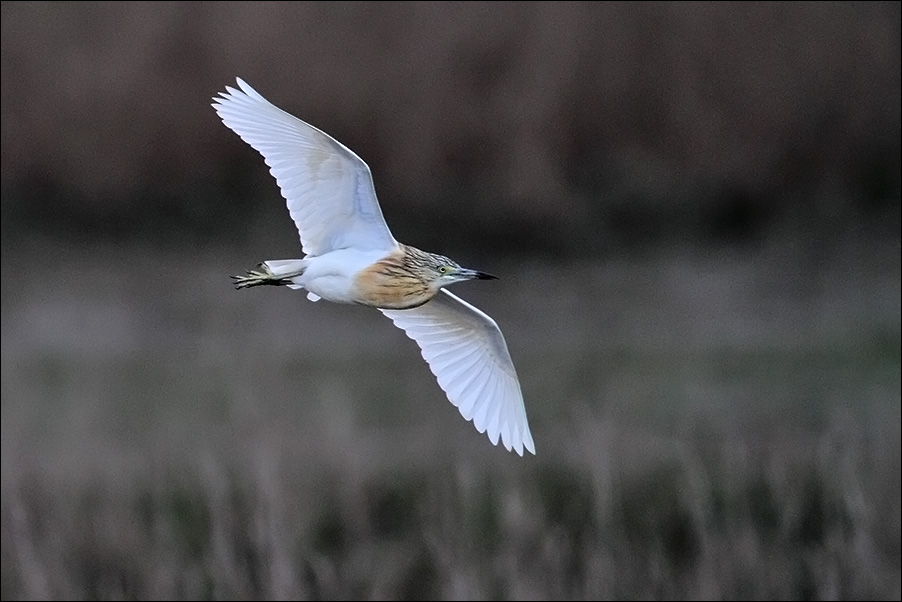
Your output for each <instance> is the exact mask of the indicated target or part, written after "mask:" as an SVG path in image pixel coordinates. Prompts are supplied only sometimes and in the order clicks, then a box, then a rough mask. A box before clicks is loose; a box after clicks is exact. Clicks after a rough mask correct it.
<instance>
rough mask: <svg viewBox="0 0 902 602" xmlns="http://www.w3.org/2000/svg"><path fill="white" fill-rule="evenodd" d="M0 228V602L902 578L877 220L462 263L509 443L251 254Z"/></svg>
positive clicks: (703, 591)
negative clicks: (524, 415)
mask: <svg viewBox="0 0 902 602" xmlns="http://www.w3.org/2000/svg"><path fill="white" fill-rule="evenodd" d="M5 242H9V241H8V240H7V241H5ZM17 242H18V243H20V244H17V245H9V244H5V245H4V251H3V254H2V268H3V287H2V292H0V298H2V327H3V343H2V360H0V363H2V385H0V386H2V452H3V453H2V485H3V487H2V510H0V517H2V531H0V537H2V543H3V547H2V569H0V593H2V597H3V599H43V598H45V597H47V598H51V599H63V598H74V599H171V598H174V599H261V598H266V599H270V598H271V599H285V598H308V599H347V598H367V599H386V598H393V599H428V598H441V599H486V598H493V599H536V598H541V599H571V598H575V599H608V598H629V599H665V598H710V599H713V598H719V599H748V598H767V599H826V598H829V599H838V598H844V599H893V598H895V599H898V598H899V596H900V568H899V567H900V559H902V552H900V533H902V528H900V507H902V502H900V476H899V475H900V470H902V465H900V329H899V321H900V318H899V305H900V301H899V299H900V297H899V292H900V275H899V274H900V271H899V261H900V260H899V256H900V255H899V248H898V241H896V242H895V245H896V246H895V247H893V246H892V245H883V246H880V247H878V248H877V251H876V252H875V251H874V248H873V247H872V245H871V243H870V241H864V242H860V244H858V243H857V244H852V245H850V246H846V247H843V248H841V249H837V250H835V252H833V253H831V254H829V256H827V257H826V259H824V258H822V259H823V261H820V262H819V263H816V264H812V263H811V258H810V257H808V256H805V255H797V254H794V253H793V252H789V251H787V250H786V249H785V248H783V247H774V248H767V247H762V248H759V249H746V250H745V251H742V252H737V251H735V250H732V251H731V250H728V249H727V250H725V249H720V250H718V249H701V250H698V249H696V250H689V251H687V250H684V251H672V252H669V253H664V252H661V253H659V254H653V255H649V256H646V257H633V258H623V259H618V260H614V259H612V260H610V261H607V262H605V263H603V264H589V263H572V264H567V265H555V264H548V265H543V264H542V263H541V262H531V263H530V264H529V265H524V264H517V263H511V262H510V260H508V263H504V262H503V261H502V263H501V265H486V266H480V267H483V268H485V269H491V271H497V272H500V273H501V275H502V277H503V279H502V280H500V281H498V282H497V283H492V285H491V286H481V287H480V286H463V287H460V288H459V289H458V292H459V293H460V294H461V295H463V296H465V297H466V298H467V299H469V300H471V301H473V302H474V303H475V304H476V305H478V306H480V307H481V308H483V309H484V310H485V311H487V312H488V313H489V314H491V315H492V316H493V317H495V318H496V320H497V321H498V322H499V324H500V325H501V327H502V328H503V329H504V332H505V335H506V337H507V339H508V342H509V344H510V346H511V353H512V355H513V357H514V360H515V362H516V364H517V366H518V370H519V372H520V375H521V380H522V382H523V390H524V393H525V395H526V402H527V406H528V412H529V416H530V420H531V425H532V429H533V434H534V436H535V439H536V445H537V451H538V455H537V456H536V457H535V458H532V457H530V458H526V459H523V458H518V457H516V456H514V455H512V454H509V453H507V452H505V451H504V450H499V449H497V448H494V447H493V446H491V445H490V444H489V442H488V440H487V438H486V437H485V436H483V435H480V434H479V433H477V432H476V431H475V429H473V427H472V425H471V424H469V423H466V422H464V421H463V419H461V418H460V416H459V414H458V413H457V411H456V409H455V408H453V407H452V406H451V405H450V404H449V403H448V402H447V401H446V400H445V398H444V395H443V394H442V393H441V391H440V390H439V388H438V386H437V385H436V384H435V382H434V380H433V379H432V376H431V374H430V373H429V371H428V369H427V367H426V366H425V364H424V363H423V362H422V360H421V359H420V357H419V355H418V353H417V350H416V347H415V346H414V345H413V343H412V342H411V341H409V340H408V339H406V337H404V335H403V333H401V332H400V331H397V330H396V329H394V328H393V327H392V326H391V324H390V323H389V322H388V321H386V320H384V319H382V318H381V317H380V316H379V315H378V314H377V313H375V312H373V311H371V310H366V309H365V308H353V307H339V306H334V305H329V304H325V303H319V304H316V305H313V304H310V303H307V302H306V301H305V300H304V299H303V297H302V296H301V295H298V294H296V293H291V292H289V291H269V290H267V291H263V292H260V291H250V292H241V293H238V292H233V291H232V290H231V289H230V288H229V285H228V280H227V278H226V276H227V275H228V274H230V273H234V272H236V271H239V270H241V269H243V268H244V267H247V265H253V263H254V262H256V261H258V260H260V259H263V258H264V257H257V256H256V255H255V254H253V256H251V255H248V254H246V253H244V252H243V251H242V250H240V249H239V250H235V249H232V250H226V249H207V250H205V251H199V252H198V251H195V252H190V251H188V250H187V249H186V250H185V251H183V252H182V253H178V254H176V253H173V252H171V251H169V252H164V251H161V250H160V249H149V248H146V247H142V246H137V245H132V246H129V245H120V246H117V245H108V246H103V245H98V246H95V247H92V248H84V249H80V248H77V247H74V246H72V245H68V244H65V243H60V242H57V241H51V240H44V241H33V240H32V241H26V240H22V241H17ZM255 253H257V251H255ZM273 256H275V254H274V255H273ZM268 257H269V255H267V258H268ZM36 258H37V260H39V261H38V263H41V264H42V265H46V266H52V270H50V271H49V272H48V271H47V270H43V269H35V265H36ZM812 265H813V267H812ZM48 274H49V276H48Z"/></svg>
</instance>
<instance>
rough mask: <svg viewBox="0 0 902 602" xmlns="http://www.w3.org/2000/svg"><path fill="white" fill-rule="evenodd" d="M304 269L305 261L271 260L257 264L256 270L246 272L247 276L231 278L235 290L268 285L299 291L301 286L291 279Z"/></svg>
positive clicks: (301, 273) (305, 266)
mask: <svg viewBox="0 0 902 602" xmlns="http://www.w3.org/2000/svg"><path fill="white" fill-rule="evenodd" d="M306 269H307V261H306V260H305V259H271V260H269V261H264V262H263V263H261V264H259V265H258V266H257V269H256V270H248V271H247V276H232V278H233V279H234V280H235V288H250V287H252V286H263V285H270V286H287V287H288V288H292V289H299V288H303V286H301V285H300V284H297V283H296V282H294V280H293V279H294V278H297V277H298V276H301V275H303V273H304V270H306Z"/></svg>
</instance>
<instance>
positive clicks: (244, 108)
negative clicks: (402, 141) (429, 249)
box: [213, 78, 397, 256]
mask: <svg viewBox="0 0 902 602" xmlns="http://www.w3.org/2000/svg"><path fill="white" fill-rule="evenodd" d="M238 86H239V87H240V88H241V90H236V89H235V88H232V87H229V86H226V91H225V92H224V93H221V94H220V97H214V99H213V100H214V101H215V102H214V103H213V107H214V108H215V109H216V112H217V113H218V114H219V117H220V118H221V119H222V121H223V123H225V124H226V125H227V126H228V127H229V128H231V129H232V130H234V131H235V133H237V134H238V135H239V136H240V137H241V139H242V140H244V141H245V142H247V143H248V144H250V145H251V146H252V147H253V148H255V149H256V150H257V151H258V152H259V153H260V154H261V155H263V158H264V160H265V161H266V164H267V165H269V167H270V173H272V175H273V176H274V177H275V178H276V181H277V182H278V184H279V188H281V190H282V195H283V196H284V197H285V199H286V200H287V202H288V210H289V212H290V213H291V218H292V219H293V220H294V223H295V225H296V226H297V229H298V233H299V234H300V236H301V244H302V246H303V250H304V253H306V254H307V255H312V256H316V255H322V254H323V253H327V252H329V251H333V250H336V249H343V248H348V247H353V248H358V249H361V250H370V249H373V250H379V249H385V250H386V251H390V250H392V249H394V248H395V247H396V245H397V243H396V242H395V239H394V237H392V235H391V232H390V231H389V229H388V226H387V225H386V223H385V219H384V218H383V217H382V210H381V209H380V208H379V202H378V201H377V200H376V190H375V188H374V187H373V177H372V174H371V173H370V168H369V167H368V166H367V164H366V163H364V162H363V160H362V159H361V158H360V157H358V156H357V155H356V154H354V153H353V152H352V151H351V150H350V149H348V148H347V147H346V146H344V145H343V144H341V143H340V142H338V141H337V140H335V139H334V138H332V137H331V136H329V135H328V134H326V133H325V132H322V131H320V130H318V129H317V128H315V127H313V126H312V125H309V124H307V123H304V122H303V121H301V120H300V119H298V118H296V117H294V116H292V115H289V114H288V113H286V112H285V111H283V110H282V109H280V108H278V107H276V106H275V105H273V104H272V103H270V102H269V101H268V100H266V99H265V98H263V97H262V96H261V95H260V94H259V93H257V91H256V90H254V89H253V88H251V87H250V86H249V85H248V84H247V83H245V82H244V81H243V80H241V79H240V78H239V79H238Z"/></svg>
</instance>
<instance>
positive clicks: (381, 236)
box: [213, 79, 536, 456]
mask: <svg viewBox="0 0 902 602" xmlns="http://www.w3.org/2000/svg"><path fill="white" fill-rule="evenodd" d="M238 87H239V88H240V90H237V89H235V88H232V87H230V86H226V91H225V92H223V93H220V95H219V97H214V99H213V100H214V103H213V107H214V108H215V109H216V112H217V114H219V117H220V118H221V119H222V121H223V123H224V124H225V125H226V126H228V127H229V128H231V129H232V130H233V131H234V132H235V133H236V134H238V135H239V136H240V137H241V139H242V140H244V141H245V142H247V143H248V144H249V145H251V146H252V147H253V148H254V149H256V150H257V151H258V152H259V153H260V154H261V155H263V159H264V161H265V162H266V164H267V165H268V166H269V167H270V173H272V175H273V176H274V177H275V178H276V182H277V183H278V185H279V188H280V189H281V191H282V195H283V196H284V197H285V199H286V200H287V203H288V210H289V212H290V214H291V218H292V219H293V220H294V223H295V225H296V226H297V229H298V233H299V234H300V238H301V245H302V250H303V252H304V255H305V256H304V258H303V259H279V260H270V261H264V262H263V263H261V264H259V266H258V269H256V270H250V271H248V272H247V275H246V276H235V277H234V278H235V285H236V288H245V287H252V286H260V285H276V286H287V287H288V288H291V289H296V290H298V289H303V290H306V291H307V298H308V299H309V300H310V301H319V300H320V299H326V300H328V301H332V302H335V303H356V304H360V305H368V306H370V307H375V308H376V309H378V310H379V311H381V312H382V313H383V314H385V315H386V316H388V317H389V318H391V320H392V321H393V322H394V323H395V325H396V326H398V327H400V328H401V329H403V330H404V331H405V332H406V333H407V336H409V337H410V338H411V339H413V340H414V341H416V343H417V344H418V345H419V347H420V349H421V351H422V355H423V358H424V359H425V360H426V362H427V363H428V364H429V366H430V368H431V370H432V372H433V374H435V376H436V378H437V379H438V383H439V385H440V386H441V388H442V389H443V390H444V391H445V393H446V394H447V395H448V399H449V400H450V401H451V403H453V404H454V405H455V406H457V408H458V409H459V410H460V413H461V414H462V415H463V417H464V418H466V419H467V420H472V421H473V424H474V425H475V426H476V429H477V430H478V431H479V432H480V433H487V434H488V437H489V440H490V441H491V442H492V443H493V444H495V445H497V444H498V441H499V439H500V440H501V442H502V443H503V444H504V447H505V448H507V449H508V450H511V449H513V450H516V452H517V453H518V454H520V455H521V456H522V455H523V450H524V449H526V450H528V451H530V452H532V453H533V454H535V453H536V452H535V444H534V443H533V440H532V435H531V434H530V432H529V425H528V423H527V421H526V409H525V407H524V405H523V395H522V393H521V392H520V383H519V381H518V380H517V373H516V371H515V370H514V365H513V362H512V361H511V357H510V353H509V352H508V349H507V344H506V343H505V341H504V336H503V335H502V334H501V330H499V329H498V325H497V324H496V323H495V321H494V320H492V318H490V317H489V316H487V315H486V314H484V313H483V312H481V311H479V310H478V309H476V308H475V307H473V306H472V305H470V304H469V303H467V302H466V301H464V300H462V299H460V298H459V297H457V296H455V295H453V294H452V293H450V292H449V291H448V290H447V289H446V288H445V287H447V286H448V285H450V284H454V283H455V282H461V281H463V280H472V279H492V278H495V277H494V276H491V275H489V274H486V273H484V272H478V271H476V270H470V269H466V268H462V267H461V266H460V265H458V264H457V263H455V262H454V261H452V260H450V259H448V258H447V257H444V256H442V255H436V254H434V253H427V252H425V251H421V250H419V249H416V248H414V247H411V246H409V245H405V244H402V243H399V242H398V241H396V240H395V239H394V237H393V236H392V234H391V232H390V231H389V229H388V226H387V225H386V223H385V219H384V218H383V217H382V211H381V209H380V208H379V202H378V201H377V200H376V190H375V188H374V186H373V177H372V174H371V173H370V168H369V167H368V166H367V164H366V163H365V162H364V161H363V160H362V159H361V158H360V157H358V156H357V155H356V154H354V153H353V152H352V151H351V150H350V149H348V148H347V147H345V146H344V145H343V144H341V143H340V142H338V141H337V140H335V139H334V138H332V137H331V136H329V135H328V134H326V133H324V132H322V131H320V130H318V129H317V128H315V127H313V126H311V125H309V124H307V123H305V122H303V121H301V120H300V119H297V118H296V117H293V116H292V115H289V114H288V113H286V112H285V111H283V110H281V109H279V108H278V107H276V106H275V105H273V104H271V103H270V102H269V101H267V100H266V99H265V98H263V96H261V95H260V94H259V93H257V91H256V90H254V89H253V88H251V87H250V86H249V85H248V84H247V83H245V82H244V81H242V80H241V79H238Z"/></svg>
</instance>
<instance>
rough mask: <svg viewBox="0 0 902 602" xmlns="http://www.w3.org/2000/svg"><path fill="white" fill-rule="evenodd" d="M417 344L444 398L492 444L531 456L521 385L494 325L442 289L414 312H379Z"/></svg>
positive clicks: (486, 317) (403, 310)
mask: <svg viewBox="0 0 902 602" xmlns="http://www.w3.org/2000/svg"><path fill="white" fill-rule="evenodd" d="M379 311H381V312H382V313H383V314H385V315H386V316H388V317H389V318H391V319H392V321H393V322H394V323H395V325H396V326H398V327H399V328H401V329H403V330H404V331H405V332H406V333H407V336H409V337H410V338H412V339H413V340H415V341H416V342H417V344H418V345H419V346H420V349H421V350H422V352H423V358H424V359H425V360H426V361H427V362H428V363H429V367H430V369H431V370H432V373H433V374H435V376H436V378H437V379H438V383H439V385H440V386H441V387H442V389H443V390H444V391H445V393H447V394H448V399H449V400H450V401H451V403H453V404H454V405H455V406H457V408H458V409H459V410H460V413H461V414H462V415H463V417H464V418H466V419H467V420H472V421H473V424H474V425H475V426H476V429H477V430H478V431H479V432H480V433H483V432H485V433H487V434H488V436H489V439H490V440H491V441H492V443H493V444H495V445H497V444H498V439H499V437H500V438H501V441H502V443H503V444H504V447H506V448H507V449H508V450H510V449H511V448H512V447H513V449H515V450H516V452H517V453H518V454H520V455H521V456H522V455H523V449H524V448H526V449H527V450H528V451H530V452H531V453H533V454H535V453H536V448H535V444H534V443H533V440H532V434H530V432H529V424H528V423H527V421H526V408H525V406H524V405H523V394H522V393H521V392H520V383H519V381H518V380H517V373H516V371H515V370H514V364H513V362H512V361H511V357H510V353H509V352H508V350H507V344H506V343H505V341H504V335H502V334H501V330H499V328H498V325H497V324H496V323H495V321H494V320H493V319H492V318H490V317H489V316H487V315H486V314H484V313H483V312H481V311H479V310H478V309H476V308H475V307H473V306H472V305H470V304H469V303H467V302H466V301H464V300H462V299H460V298H459V297H457V296H455V295H453V294H452V293H450V292H448V291H447V290H445V289H442V290H441V291H440V292H439V294H438V295H436V296H435V298H433V299H432V300H431V301H429V302H428V303H426V304H424V305H421V306H420V307H416V308H414V309H402V310H394V309H381V310H379Z"/></svg>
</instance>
